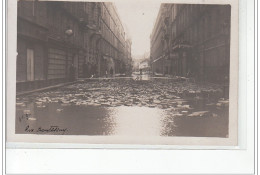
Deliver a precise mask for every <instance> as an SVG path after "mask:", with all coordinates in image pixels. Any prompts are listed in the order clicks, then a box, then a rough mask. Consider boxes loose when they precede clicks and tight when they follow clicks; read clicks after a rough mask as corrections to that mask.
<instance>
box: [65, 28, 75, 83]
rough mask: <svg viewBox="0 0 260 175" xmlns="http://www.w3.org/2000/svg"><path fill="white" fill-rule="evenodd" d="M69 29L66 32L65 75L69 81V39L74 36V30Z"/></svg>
mask: <svg viewBox="0 0 260 175" xmlns="http://www.w3.org/2000/svg"><path fill="white" fill-rule="evenodd" d="M67 28H68V29H67V30H66V31H65V35H66V46H67V49H66V67H65V74H66V79H68V59H69V58H68V54H69V53H68V52H69V51H68V50H69V38H70V37H71V36H72V35H73V30H72V29H70V27H67Z"/></svg>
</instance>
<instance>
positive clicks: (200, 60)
mask: <svg viewBox="0 0 260 175" xmlns="http://www.w3.org/2000/svg"><path fill="white" fill-rule="evenodd" d="M230 16H231V8H230V6H229V5H205V4H161V7H160V10H159V14H158V16H157V20H156V23H155V26H154V29H153V32H152V34H151V37H150V40H151V51H150V52H151V64H152V70H153V72H158V73H163V74H170V75H178V76H185V77H194V78H196V79H198V80H205V81H214V82H223V81H225V80H226V79H227V77H229V62H230Z"/></svg>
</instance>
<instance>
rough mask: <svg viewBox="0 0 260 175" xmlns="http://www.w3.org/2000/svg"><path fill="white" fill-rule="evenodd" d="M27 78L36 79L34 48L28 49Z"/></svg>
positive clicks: (29, 79)
mask: <svg viewBox="0 0 260 175" xmlns="http://www.w3.org/2000/svg"><path fill="white" fill-rule="evenodd" d="M27 80H28V81H33V80H34V53H33V50H32V49H27Z"/></svg>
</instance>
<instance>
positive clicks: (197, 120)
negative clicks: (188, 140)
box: [16, 82, 228, 137]
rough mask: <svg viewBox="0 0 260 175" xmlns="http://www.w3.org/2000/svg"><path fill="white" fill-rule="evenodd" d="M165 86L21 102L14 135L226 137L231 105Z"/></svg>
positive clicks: (55, 94) (91, 90) (78, 91)
mask: <svg viewBox="0 0 260 175" xmlns="http://www.w3.org/2000/svg"><path fill="white" fill-rule="evenodd" d="M166 83H167V84H166V85H165V84H159V85H158V84H157V85H156V86H155V85H154V86H153V87H155V89H152V90H150V91H149V90H146V87H145V85H143V84H134V87H132V88H131V89H130V90H129V89H126V88H125V87H124V84H120V83H117V84H116V85H113V84H111V83H110V84H109V85H110V86H111V87H108V86H107V84H104V87H106V88H107V89H108V90H106V89H104V87H97V85H96V84H91V83H88V84H87V85H85V84H83V85H82V84H79V85H73V88H68V89H64V88H63V89H58V90H55V91H50V92H44V93H40V94H32V95H29V96H25V97H21V98H17V104H16V133H18V134H21V133H23V134H24V133H26V134H55V135H57V134H68V135H120V136H204V137H205V136H208V137H227V136H228V101H225V100H220V99H219V98H217V97H214V94H213V95H211V97H209V96H208V95H206V97H205V95H203V94H202V93H201V94H202V95H198V94H195V95H194V93H193V91H190V93H186V94H185V93H183V92H181V93H179V94H178V93H173V92H172V91H170V90H172V89H173V88H172V87H170V88H169V89H170V90H167V89H166V86H169V83H168V82H166ZM94 85H95V86H94ZM150 85H151V84H150ZM174 85H175V87H177V86H180V85H179V84H174ZM85 86H88V87H87V88H86V87H85ZM75 87H77V88H75ZM127 87H128V88H129V86H127ZM84 88H85V89H84ZM109 88H110V89H111V90H110V89H109ZM115 88H117V90H116V91H115V90H114V89H115ZM185 88H186V87H185ZM160 89H163V91H162V92H160ZM179 89H180V88H179ZM186 89H187V88H186ZM133 92H134V93H133ZM178 92H179V91H178ZM112 93H113V95H112V96H111V94H112ZM167 93H168V94H167Z"/></svg>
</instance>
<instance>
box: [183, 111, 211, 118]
mask: <svg viewBox="0 0 260 175" xmlns="http://www.w3.org/2000/svg"><path fill="white" fill-rule="evenodd" d="M208 113H209V111H197V112H193V113H192V114H189V115H188V117H203V116H205V115H206V114H208Z"/></svg>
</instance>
